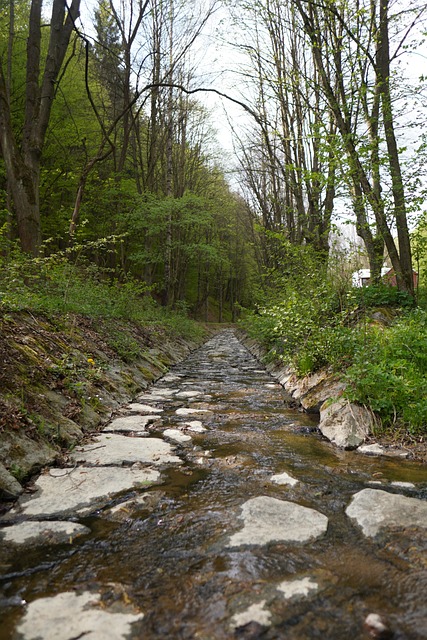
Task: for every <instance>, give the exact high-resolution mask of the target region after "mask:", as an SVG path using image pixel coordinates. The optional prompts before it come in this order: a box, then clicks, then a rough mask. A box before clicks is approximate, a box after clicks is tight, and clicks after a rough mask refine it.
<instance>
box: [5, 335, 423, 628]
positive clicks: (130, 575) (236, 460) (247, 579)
mask: <svg viewBox="0 0 427 640" xmlns="http://www.w3.org/2000/svg"><path fill="white" fill-rule="evenodd" d="M284 396H285V393H284V391H283V389H282V387H281V386H280V385H279V384H278V383H277V382H276V381H275V380H274V379H273V378H272V377H271V376H270V375H269V374H268V373H267V371H266V370H265V369H264V368H263V366H262V365H261V364H260V363H259V362H258V361H257V360H256V359H255V358H254V357H253V356H252V355H251V354H250V353H249V351H248V350H247V349H246V348H245V347H244V346H243V345H242V344H241V343H240V342H239V341H238V339H237V337H236V335H235V333H234V331H233V330H232V329H225V330H223V331H221V332H220V333H218V334H217V335H215V336H214V337H213V338H211V339H210V340H209V341H208V342H207V343H206V344H205V345H203V346H202V347H201V348H199V349H198V350H196V351H194V352H193V353H192V354H191V355H190V356H189V357H188V358H187V359H186V360H185V361H183V362H182V363H180V364H178V365H176V366H175V367H173V368H172V369H171V371H170V372H169V373H168V374H166V375H165V376H164V377H163V378H162V379H160V380H159V381H157V383H156V384H154V385H152V386H151V387H150V388H149V389H148V390H147V391H146V392H145V393H143V394H142V395H141V396H140V397H139V398H138V399H137V400H138V402H141V403H146V404H149V405H150V406H154V407H157V408H158V409H162V410H163V411H162V413H161V419H160V420H158V421H154V422H153V423H152V424H150V425H149V433H150V436H151V437H153V438H165V437H166V434H165V435H164V431H165V429H175V430H176V429H180V428H181V433H183V434H187V435H191V439H187V440H184V441H182V442H176V441H175V443H174V447H175V450H174V453H175V454H176V455H178V456H179V457H180V458H181V460H182V464H169V465H164V467H162V468H161V472H162V476H161V482H159V483H157V484H154V485H153V486H151V487H149V488H141V489H133V490H131V491H128V492H125V493H121V494H120V495H118V496H117V495H116V496H114V498H113V500H110V501H109V502H108V504H107V505H105V506H104V507H103V508H100V509H97V510H96V511H95V512H93V513H90V514H89V515H85V516H83V517H79V518H77V519H78V521H79V522H80V523H82V524H84V525H86V526H87V527H88V528H89V529H90V532H91V533H90V535H86V536H82V537H81V538H79V539H76V540H75V541H73V543H72V544H56V545H53V546H50V545H46V546H33V545H29V547H27V548H25V551H23V550H22V547H21V548H18V549H17V548H16V547H14V546H11V545H5V544H4V543H0V545H1V546H0V573H1V574H2V576H0V586H1V589H2V592H1V596H0V618H1V619H2V623H1V626H0V639H1V640H6V639H9V638H10V639H15V638H16V639H18V638H20V637H24V638H32V637H34V636H31V635H28V634H27V635H26V634H22V631H21V632H20V630H19V623H20V621H21V620H22V616H23V614H24V612H25V605H24V602H25V603H30V602H33V601H35V600H37V599H39V598H45V597H47V596H53V595H55V594H58V593H62V592H65V591H67V592H69V591H75V592H78V591H79V590H84V591H96V592H97V593H101V594H102V598H101V600H102V603H105V606H108V607H112V608H113V610H114V609H116V610H117V611H120V610H121V607H124V606H126V607H131V608H132V610H133V611H138V612H142V613H143V614H144V617H143V618H142V619H140V620H139V621H136V622H135V623H134V624H132V632H131V634H130V636H129V637H132V638H141V639H157V638H165V639H168V640H175V639H177V640H178V639H182V640H184V639H193V638H194V639H200V640H221V639H227V638H230V639H232V638H263V639H272V638H284V639H285V638H286V639H287V640H312V639H315V638H322V639H327V640H343V639H347V638H348V639H351V640H358V639H365V638H366V639H367V638H369V637H372V636H370V635H369V634H368V631H366V629H364V621H365V619H366V617H367V615H368V614H371V613H377V614H380V615H382V616H384V618H385V619H386V620H387V625H388V626H389V628H390V630H391V632H390V633H391V634H392V635H390V636H387V637H393V638H395V639H396V640H403V639H405V640H415V639H418V638H427V597H426V594H427V553H426V550H427V540H426V535H425V534H426V532H425V530H421V529H417V528H416V527H409V528H405V529H403V528H401V527H395V528H394V529H393V528H392V530H387V531H385V530H381V531H380V532H379V533H378V535H376V536H374V537H367V536H366V535H364V533H363V532H362V530H361V528H360V527H359V526H357V524H356V523H355V522H354V521H353V520H352V519H351V518H349V517H348V515H346V513H345V509H346V507H347V506H348V505H349V504H350V502H351V500H352V496H354V495H355V494H356V493H357V492H359V491H361V490H362V489H365V488H377V487H379V488H381V489H383V490H385V491H388V492H391V493H399V494H403V495H405V496H409V497H411V498H418V499H421V500H423V501H425V500H427V468H426V467H425V466H423V465H421V464H417V463H415V462H411V461H408V460H396V459H392V458H386V457H374V456H365V455H363V454H360V453H357V452H351V451H342V450H338V449H337V448H335V447H333V446H332V445H331V444H330V443H328V442H327V441H325V440H324V439H323V438H322V437H321V435H320V434H319V433H318V431H317V430H316V423H315V422H314V421H313V420H312V419H311V418H310V417H309V416H307V415H305V414H303V413H300V412H298V411H296V410H293V409H288V408H286V406H285V404H284ZM180 408H181V409H183V408H190V409H193V410H194V409H195V410H201V409H202V410H204V413H193V414H189V415H185V412H179V413H177V409H180ZM187 427H189V429H188V430H186V428H187ZM203 429H204V430H203ZM128 437H131V436H128ZM136 437H137V436H136ZM166 439H167V437H166ZM172 440H173V438H172ZM284 472H286V473H287V474H289V476H290V477H291V478H293V479H295V480H296V481H297V482H295V483H291V484H277V483H275V482H274V481H272V477H273V476H275V475H280V474H283V473H284ZM393 482H397V483H413V485H415V486H410V485H409V484H406V485H405V484H404V485H399V484H392V483H393ZM379 483H381V486H380V485H379ZM138 496H139V497H141V496H143V499H141V500H140V501H139V502H138V501H135V502H134V503H133V505H131V506H130V507H126V508H123V509H120V505H121V504H122V503H123V502H125V501H127V500H129V499H134V498H137V497H138ZM259 496H267V497H270V498H276V499H278V500H282V501H287V502H291V503H296V504H298V505H301V506H303V507H308V508H309V509H314V510H315V511H316V512H319V513H320V514H323V515H324V516H326V517H327V519H328V523H327V530H326V533H324V535H319V536H318V537H317V538H316V539H312V540H310V541H308V542H294V541H286V540H279V541H277V540H273V541H270V542H269V543H266V544H259V543H257V542H256V541H255V543H254V544H251V543H246V544H243V545H240V546H233V545H230V536H232V535H233V534H235V533H236V532H238V531H240V530H241V529H242V525H243V523H242V517H241V508H242V505H243V504H244V503H246V502H247V501H248V500H251V499H252V498H257V497H259ZM112 507H119V508H118V509H116V510H114V509H113V510H112ZM295 580H297V581H298V580H299V583H298V584H300V586H301V585H305V586H306V587H308V588H307V589H305V590H304V589H303V588H302V589H301V588H300V591H298V590H297V591H296V592H294V593H291V594H289V592H288V591H287V590H286V588H285V587H284V586H283V585H284V584H288V583H290V582H292V581H295ZM49 624H52V623H49V622H46V629H47V626H48V625H49ZM21 634H22V635H21ZM45 637H46V638H47V637H50V636H48V634H47V632H46V635H43V638H45ZM57 637H61V638H62V636H59V635H58V636H57ZM64 637H68V636H64ZM77 637H88V638H95V637H98V636H96V635H92V634H90V633H89V634H87V636H86V634H81V635H79V636H77ZM106 637H108V636H106ZM110 637H111V638H114V637H121V636H115V635H114V633H113V635H111V636H110ZM381 637H382V636H381ZM384 637H386V636H384Z"/></svg>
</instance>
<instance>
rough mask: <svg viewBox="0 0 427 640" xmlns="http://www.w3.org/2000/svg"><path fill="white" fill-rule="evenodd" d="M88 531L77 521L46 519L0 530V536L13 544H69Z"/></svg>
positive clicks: (88, 530)
mask: <svg viewBox="0 0 427 640" xmlns="http://www.w3.org/2000/svg"><path fill="white" fill-rule="evenodd" d="M89 533H90V529H88V527H85V526H84V525H82V524H78V523H77V522H64V521H61V520H60V521H57V520H48V521H46V522H36V521H31V520H30V521H27V522H21V523H19V524H14V525H12V526H11V527H6V528H4V529H1V530H0V538H3V540H4V541H5V542H12V543H13V544H26V543H28V542H31V544H32V545H46V544H64V543H69V544H71V543H72V542H73V540H74V539H75V538H79V537H80V536H84V535H87V534H89Z"/></svg>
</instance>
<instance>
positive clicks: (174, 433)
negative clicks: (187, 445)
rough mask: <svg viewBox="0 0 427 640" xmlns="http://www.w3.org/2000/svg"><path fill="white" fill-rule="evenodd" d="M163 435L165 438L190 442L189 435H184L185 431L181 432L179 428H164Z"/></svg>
mask: <svg viewBox="0 0 427 640" xmlns="http://www.w3.org/2000/svg"><path fill="white" fill-rule="evenodd" d="M163 435H164V437H165V438H169V439H170V440H174V441H175V442H179V443H184V442H191V436H187V435H185V433H182V432H181V431H180V430H179V429H165V430H164V431H163Z"/></svg>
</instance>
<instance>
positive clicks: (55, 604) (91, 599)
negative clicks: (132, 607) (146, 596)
mask: <svg viewBox="0 0 427 640" xmlns="http://www.w3.org/2000/svg"><path fill="white" fill-rule="evenodd" d="M143 617H144V614H142V613H136V614H135V613H111V612H110V611H108V610H107V609H105V608H103V607H101V596H100V595H99V594H97V593H90V592H89V591H85V592H84V593H82V594H80V595H78V594H77V593H75V592H74V591H65V592H64V593H59V594H58V595H56V596H52V597H50V598H39V599H38V600H35V601H34V602H31V603H30V604H29V605H28V607H27V611H26V613H25V615H24V617H23V619H22V621H21V623H20V624H19V625H18V633H20V634H21V636H22V637H23V639H24V640H40V638H43V640H74V639H75V638H85V639H86V638H88V639H90V640H105V639H106V638H114V640H120V639H121V638H127V637H128V636H129V634H130V633H131V631H132V624H133V623H134V622H138V621H139V620H142V619H143Z"/></svg>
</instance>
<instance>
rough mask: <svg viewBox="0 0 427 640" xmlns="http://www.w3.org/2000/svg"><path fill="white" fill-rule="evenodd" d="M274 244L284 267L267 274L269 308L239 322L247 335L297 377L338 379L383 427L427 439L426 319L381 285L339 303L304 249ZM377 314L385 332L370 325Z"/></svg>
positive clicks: (353, 293) (407, 300)
mask: <svg viewBox="0 0 427 640" xmlns="http://www.w3.org/2000/svg"><path fill="white" fill-rule="evenodd" d="M274 242H275V244H276V246H275V251H276V257H277V256H279V257H280V255H282V256H286V257H287V258H288V259H287V260H286V261H283V269H282V270H281V271H280V272H277V273H276V274H275V277H274V278H273V277H272V275H271V274H270V277H269V282H270V284H272V285H273V286H271V288H270V290H269V292H268V298H269V300H270V303H269V304H268V305H266V306H264V307H261V308H259V309H258V310H257V312H256V313H253V314H250V315H248V316H247V317H246V318H245V320H244V321H243V324H244V326H245V328H246V329H247V331H248V333H249V334H250V335H251V336H253V337H256V338H257V339H258V340H260V341H261V342H263V344H264V345H265V346H266V348H267V349H268V351H269V357H270V358H271V359H280V360H282V361H283V362H284V363H286V364H289V365H291V366H292V367H293V368H294V370H295V371H296V372H297V374H298V375H300V376H304V375H306V374H309V373H312V372H315V371H317V370H318V369H320V368H323V367H328V368H330V369H332V370H334V371H336V372H337V373H338V374H341V375H342V376H343V378H344V380H345V381H346V382H347V385H348V386H347V391H346V395H347V397H348V398H349V399H350V400H352V401H354V402H358V403H360V404H364V405H367V406H369V407H370V408H371V409H372V410H373V411H375V412H376V414H377V415H378V417H379V418H380V421H381V422H382V424H383V425H384V427H391V426H392V425H394V424H396V423H398V424H403V425H405V426H406V427H407V428H408V429H409V430H410V431H412V432H413V433H425V432H426V431H427V400H426V393H425V389H426V388H427V313H426V312H425V311H423V310H421V309H415V310H414V309H411V307H412V306H413V301H412V300H411V299H410V298H409V297H408V296H405V295H404V294H402V293H401V292H399V291H397V289H396V288H393V287H388V286H384V285H383V286H370V287H365V288H363V289H350V288H349V289H348V291H347V292H344V293H346V295H343V291H342V290H341V291H340V292H338V291H337V289H336V287H334V286H333V285H332V284H331V282H330V279H329V277H328V274H327V272H326V270H325V269H324V268H322V263H319V262H317V261H316V255H315V254H313V253H312V252H311V251H310V249H309V248H307V247H302V248H299V247H289V246H288V244H287V243H286V242H283V244H282V247H281V246H280V242H279V241H278V238H275V239H274ZM281 252H282V253H281ZM289 257H292V260H290V259H289ZM273 300H274V302H273ZM378 306H379V307H380V308H381V311H382V315H384V314H386V309H387V308H388V310H389V311H388V313H387V319H388V321H389V323H392V324H391V325H390V326H384V325H383V324H379V323H378V322H377V321H376V320H375V316H374V313H373V312H374V311H375V309H377V308H378ZM396 307H399V308H400V312H399V313H400V315H398V312H397V310H396ZM396 317H397V319H396ZM393 320H394V322H393Z"/></svg>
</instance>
